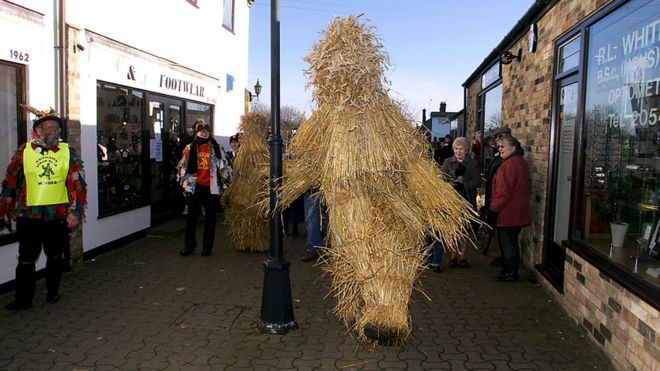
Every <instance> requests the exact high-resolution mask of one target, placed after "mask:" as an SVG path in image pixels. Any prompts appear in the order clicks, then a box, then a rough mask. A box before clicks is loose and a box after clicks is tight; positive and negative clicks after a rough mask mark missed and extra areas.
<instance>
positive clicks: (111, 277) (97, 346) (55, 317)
mask: <svg viewBox="0 0 660 371" xmlns="http://www.w3.org/2000/svg"><path fill="white" fill-rule="evenodd" d="M200 227H201V226H200ZM200 229H201V228H200ZM199 232H201V231H199ZM302 234H303V236H304V228H303V233H302ZM303 236H301V237H298V238H285V240H284V248H285V257H286V258H287V260H289V261H290V262H291V268H290V277H291V285H292V295H293V300H294V303H293V305H294V315H295V319H296V321H297V323H298V325H299V328H298V329H296V330H292V331H290V332H289V333H288V334H286V335H284V336H281V335H263V334H261V333H259V331H258V330H257V320H258V319H259V313H260V306H261V292H262V284H263V277H264V268H263V265H262V262H263V261H264V260H266V259H267V255H266V254H254V253H246V252H238V251H234V250H231V249H229V246H228V242H226V238H225V230H224V227H223V226H220V225H219V228H218V234H217V237H216V249H215V250H214V252H213V255H211V256H208V257H202V256H200V254H199V251H197V252H196V254H194V255H192V256H188V257H181V256H179V255H178V251H179V250H180V248H181V247H182V246H183V220H182V219H179V220H175V221H171V222H168V223H165V224H163V225H160V226H157V227H154V228H152V229H150V231H149V233H148V235H147V236H146V237H145V238H142V239H139V240H137V241H134V242H130V243H127V244H126V245H124V246H122V247H120V248H117V249H114V250H112V251H110V252H107V253H105V254H102V255H99V256H97V257H96V258H95V259H91V260H87V261H85V262H84V263H83V264H82V265H81V266H79V267H77V268H76V269H75V270H74V271H73V272H71V273H67V274H65V276H64V278H63V281H62V287H61V293H62V299H61V300H60V302H59V303H57V304H47V303H45V292H44V290H45V287H44V283H43V281H40V282H39V283H38V286H37V296H36V298H35V302H34V304H35V307H34V308H33V309H30V310H25V311H19V312H15V313H14V312H9V311H7V310H5V309H4V308H3V309H0V370H270V369H278V370H317V369H318V370H404V369H405V370H443V369H446V370H464V369H465V370H493V369H496V370H592V369H595V370H609V369H612V366H611V363H610V362H609V361H608V360H607V358H606V357H605V356H604V354H603V352H602V351H601V350H599V349H598V348H597V347H596V346H595V345H594V344H593V343H591V341H590V340H589V339H588V338H587V337H586V336H585V333H584V330H582V328H581V327H579V326H578V325H577V324H576V323H575V322H574V321H572V320H571V319H570V318H569V317H568V316H567V315H566V314H565V313H564V312H563V310H562V309H561V308H560V306H559V305H558V304H557V303H555V302H553V300H552V298H551V296H550V295H549V294H548V293H547V292H545V291H544V289H543V288H541V287H540V285H539V284H538V283H536V282H535V281H534V279H533V275H531V274H530V273H529V272H522V277H523V280H522V282H517V283H500V282H495V281H493V279H492V278H493V277H494V276H495V275H496V274H497V269H496V268H493V267H490V265H489V262H490V260H491V259H492V257H486V256H483V255H480V254H478V253H477V252H476V251H471V252H470V256H469V261H470V267H468V268H467V269H463V268H451V269H450V268H445V269H444V270H443V271H442V272H441V273H434V272H431V271H428V272H427V273H425V274H424V275H423V276H422V279H421V283H420V286H421V289H422V290H423V291H424V293H425V294H426V295H427V296H428V298H429V299H430V300H428V299H427V298H426V296H424V295H422V294H421V293H419V292H416V293H415V294H414V295H413V298H412V302H411V306H410V311H411V316H412V321H413V328H414V329H413V334H412V340H411V341H410V344H409V345H408V346H407V347H405V348H397V347H381V346H377V347H371V346H364V345H361V344H359V343H357V341H356V339H355V338H354V337H352V336H351V335H350V334H349V333H347V330H346V328H345V327H344V326H343V324H342V323H340V322H339V321H338V320H337V319H336V318H335V317H334V315H333V314H332V308H333V306H334V298H332V297H326V296H327V294H328V290H329V286H330V279H329V277H325V276H323V275H322V271H321V269H320V267H318V266H315V265H314V264H312V263H302V262H301V261H300V260H299V258H298V256H299V254H300V253H301V252H302V251H303V248H304V237H303ZM445 260H446V259H445ZM446 263H447V262H446V261H445V262H444V264H445V265H446ZM12 298H13V293H7V294H4V295H2V296H0V304H1V305H2V306H4V305H5V304H6V303H8V302H9V301H11V300H12Z"/></svg>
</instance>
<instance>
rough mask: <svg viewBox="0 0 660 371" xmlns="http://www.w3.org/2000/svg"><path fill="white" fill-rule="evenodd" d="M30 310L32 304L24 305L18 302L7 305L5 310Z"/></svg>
mask: <svg viewBox="0 0 660 371" xmlns="http://www.w3.org/2000/svg"><path fill="white" fill-rule="evenodd" d="M30 308H32V303H23V302H19V301H16V300H14V301H12V302H11V303H9V304H7V305H5V309H7V310H22V309H30Z"/></svg>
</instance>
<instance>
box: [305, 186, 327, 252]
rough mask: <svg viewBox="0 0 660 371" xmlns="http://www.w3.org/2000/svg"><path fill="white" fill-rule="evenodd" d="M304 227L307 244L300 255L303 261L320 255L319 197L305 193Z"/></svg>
mask: <svg viewBox="0 0 660 371" xmlns="http://www.w3.org/2000/svg"><path fill="white" fill-rule="evenodd" d="M303 202H304V203H305V227H306V228H307V244H306V245H305V251H304V252H303V253H302V255H301V256H300V260H302V261H304V262H308V261H312V260H316V259H317V258H318V257H319V256H320V255H321V248H320V246H321V242H322V239H321V207H320V203H321V200H320V197H319V196H318V195H312V194H310V193H309V192H308V193H305V196H304V201H303Z"/></svg>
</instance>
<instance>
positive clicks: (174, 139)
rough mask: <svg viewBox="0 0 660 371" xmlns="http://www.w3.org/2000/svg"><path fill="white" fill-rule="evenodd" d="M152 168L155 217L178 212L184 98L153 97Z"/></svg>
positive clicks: (153, 215) (150, 119) (150, 99)
mask: <svg viewBox="0 0 660 371" xmlns="http://www.w3.org/2000/svg"><path fill="white" fill-rule="evenodd" d="M148 108H149V112H148V115H149V121H148V123H149V170H150V183H151V184H150V190H151V192H150V194H151V219H152V221H153V220H155V219H159V218H162V217H168V216H171V215H174V214H178V213H179V212H181V210H182V205H183V202H182V196H181V191H180V188H179V184H178V182H177V181H176V165H177V164H178V162H179V159H180V158H181V151H182V149H183V148H182V146H181V136H182V134H183V133H182V131H181V117H182V109H183V102H181V101H179V100H175V99H170V98H165V97H157V96H153V95H152V96H150V97H149V105H148Z"/></svg>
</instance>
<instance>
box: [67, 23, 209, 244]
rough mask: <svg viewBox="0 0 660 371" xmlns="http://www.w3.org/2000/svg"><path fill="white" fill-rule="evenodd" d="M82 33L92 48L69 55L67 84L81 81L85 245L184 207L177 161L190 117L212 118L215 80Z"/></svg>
mask: <svg viewBox="0 0 660 371" xmlns="http://www.w3.org/2000/svg"><path fill="white" fill-rule="evenodd" d="M81 33H82V32H81ZM78 37H83V36H81V35H79V36H78ZM84 37H86V38H87V39H89V40H93V41H91V42H90V43H89V46H90V49H91V50H90V51H89V54H87V55H85V54H83V55H85V57H86V58H80V57H78V58H75V57H74V58H70V63H71V64H72V67H70V68H74V69H75V70H76V71H79V72H80V76H81V78H80V81H78V82H76V81H70V84H72V85H74V84H78V83H79V85H80V86H81V88H80V98H79V99H80V107H81V109H80V121H81V122H82V141H83V145H82V147H83V150H82V152H83V160H84V161H85V168H86V175H87V178H88V183H89V207H88V214H87V215H88V220H87V223H85V224H84V225H83V228H84V230H83V239H84V240H83V246H84V250H85V251H89V250H91V249H94V248H96V247H98V246H102V245H105V244H108V243H110V242H113V241H116V240H118V239H120V238H123V237H126V236H129V235H131V234H133V233H137V232H140V231H143V230H145V229H146V228H148V227H149V226H151V225H153V224H154V223H158V222H159V221H161V220H165V219H169V218H172V217H174V216H177V215H180V214H181V212H182V210H183V199H182V193H181V189H180V187H179V185H178V182H177V181H176V165H177V163H178V162H179V160H180V157H181V152H182V150H183V147H184V146H185V145H186V144H188V143H190V141H192V139H193V134H194V132H193V127H194V122H195V120H196V119H197V118H203V119H204V120H205V121H206V122H208V123H209V124H210V125H211V126H213V122H214V110H215V102H216V100H217V91H218V88H217V87H218V85H219V84H218V82H217V80H214V79H213V78H211V77H209V76H206V75H203V74H199V73H196V72H194V71H191V70H188V69H186V68H185V67H181V66H178V65H176V66H175V65H172V64H171V63H170V62H168V61H165V60H161V59H159V58H158V57H156V56H153V55H149V54H146V53H142V52H140V51H137V50H133V49H131V48H130V47H128V46H126V45H118V44H117V43H116V42H115V41H112V40H109V39H106V38H104V37H103V36H101V35H97V34H92V33H91V32H89V31H87V32H86V34H85V35H84ZM90 97H94V99H90ZM72 103H73V104H75V102H72Z"/></svg>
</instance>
